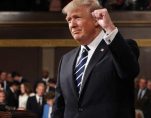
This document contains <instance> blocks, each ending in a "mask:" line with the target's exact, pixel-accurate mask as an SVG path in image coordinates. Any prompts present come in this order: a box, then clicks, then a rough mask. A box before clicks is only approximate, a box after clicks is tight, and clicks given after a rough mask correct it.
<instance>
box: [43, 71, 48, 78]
mask: <svg viewBox="0 0 151 118" xmlns="http://www.w3.org/2000/svg"><path fill="white" fill-rule="evenodd" d="M42 77H43V78H47V77H49V72H48V71H47V70H44V71H43V73H42Z"/></svg>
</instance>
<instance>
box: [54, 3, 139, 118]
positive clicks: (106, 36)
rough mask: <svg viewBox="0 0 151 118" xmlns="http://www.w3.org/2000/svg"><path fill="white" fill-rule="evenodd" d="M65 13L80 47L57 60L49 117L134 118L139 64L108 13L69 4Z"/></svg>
mask: <svg viewBox="0 0 151 118" xmlns="http://www.w3.org/2000/svg"><path fill="white" fill-rule="evenodd" d="M63 13H65V14H66V20H67V22H68V25H69V29H70V31H71V34H72V36H73V38H74V39H75V40H76V41H78V42H79V43H80V45H81V46H80V47H78V48H76V49H73V50H71V51H70V52H68V53H67V54H65V55H64V56H63V57H62V59H61V62H60V66H59V73H58V80H57V86H56V94H55V103H54V106H53V111H52V118H135V114H134V113H135V112H134V82H133V81H134V78H135V77H136V76H137V74H138V72H139V64H138V59H137V56H136V55H135V53H134V52H133V51H132V48H130V46H129V45H128V43H127V42H126V41H125V40H124V39H123V37H122V35H121V34H120V32H119V31H118V29H117V28H116V27H115V25H114V24H113V22H112V20H111V18H110V16H109V14H108V11H107V9H105V8H102V7H101V5H100V4H99V2H98V1H97V0H73V1H71V2H70V3H69V4H68V5H67V6H66V7H65V8H64V9H63ZM137 49H138V48H137Z"/></svg>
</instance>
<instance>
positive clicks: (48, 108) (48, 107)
mask: <svg viewBox="0 0 151 118" xmlns="http://www.w3.org/2000/svg"><path fill="white" fill-rule="evenodd" d="M54 97H55V94H54V92H48V93H47V94H46V96H45V100H46V102H47V103H46V104H45V105H44V111H43V116H42V118H51V116H50V115H51V112H52V106H53V103H54Z"/></svg>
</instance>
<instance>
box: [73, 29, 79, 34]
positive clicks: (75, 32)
mask: <svg viewBox="0 0 151 118" xmlns="http://www.w3.org/2000/svg"><path fill="white" fill-rule="evenodd" d="M79 33H80V31H79V30H76V31H72V34H79Z"/></svg>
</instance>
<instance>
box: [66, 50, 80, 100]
mask: <svg viewBox="0 0 151 118" xmlns="http://www.w3.org/2000/svg"><path fill="white" fill-rule="evenodd" d="M79 51H80V47H79V48H77V49H76V50H75V52H74V53H73V55H72V57H71V58H70V59H69V62H68V63H69V64H68V67H69V68H68V69H69V70H68V71H69V72H70V77H71V78H70V79H69V83H70V84H71V86H72V91H73V93H74V95H75V97H76V98H77V99H78V92H77V88H76V85H75V82H74V76H73V74H74V71H73V70H74V67H75V63H76V60H77V57H78V54H79Z"/></svg>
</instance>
